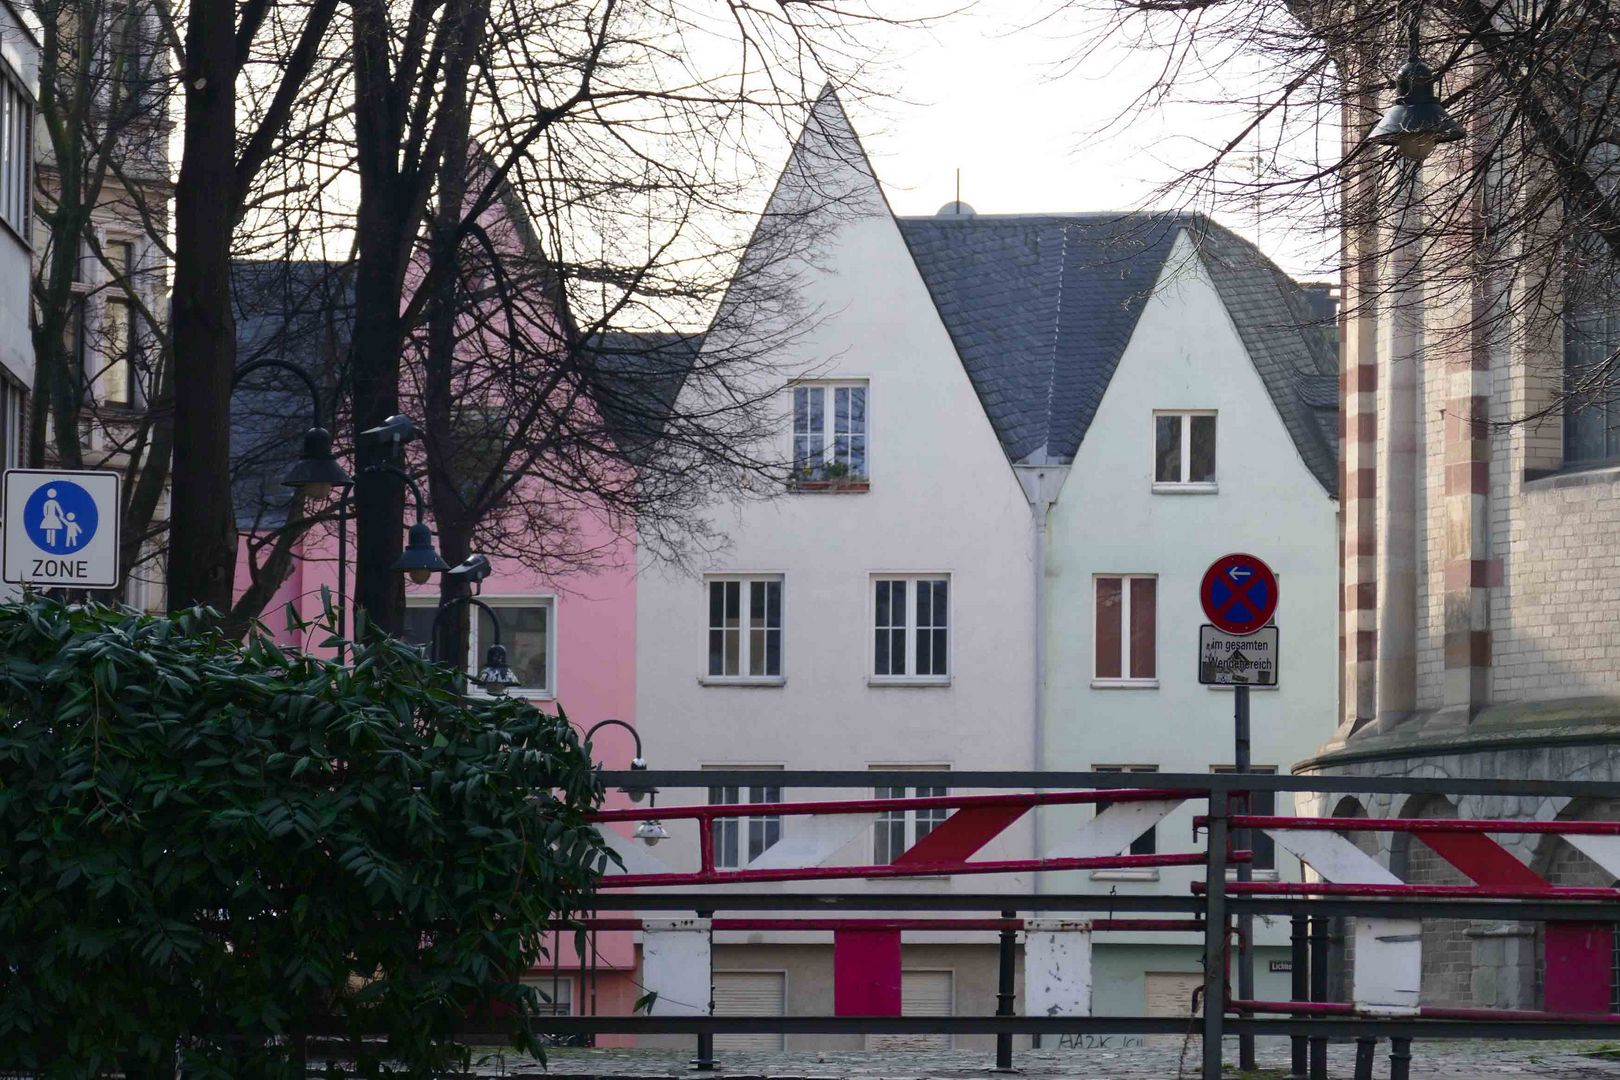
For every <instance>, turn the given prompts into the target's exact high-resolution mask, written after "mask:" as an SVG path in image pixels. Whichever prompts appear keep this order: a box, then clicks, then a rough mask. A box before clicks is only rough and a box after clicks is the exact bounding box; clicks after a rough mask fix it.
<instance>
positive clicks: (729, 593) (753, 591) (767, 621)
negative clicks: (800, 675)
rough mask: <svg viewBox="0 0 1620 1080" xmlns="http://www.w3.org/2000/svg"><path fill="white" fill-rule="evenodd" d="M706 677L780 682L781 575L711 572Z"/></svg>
mask: <svg viewBox="0 0 1620 1080" xmlns="http://www.w3.org/2000/svg"><path fill="white" fill-rule="evenodd" d="M707 585H708V588H709V674H708V677H709V679H710V680H715V681H718V680H726V681H734V682H780V681H781V679H782V579H781V577H779V576H778V577H724V578H710V579H709V580H708V582H707Z"/></svg>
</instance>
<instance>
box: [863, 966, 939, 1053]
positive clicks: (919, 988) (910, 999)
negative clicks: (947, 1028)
mask: <svg viewBox="0 0 1620 1080" xmlns="http://www.w3.org/2000/svg"><path fill="white" fill-rule="evenodd" d="M955 989H956V987H955V981H954V978H953V976H952V974H951V972H949V971H902V972H901V973H900V1015H901V1016H951V1015H953V1014H954V1013H955V1011H956V1010H955V1009H954V1008H953V1007H952V1006H953V1005H954V1003H955V1000H956V993H955ZM866 1045H867V1047H868V1048H869V1049H872V1050H949V1049H950V1048H951V1037H950V1035H948V1034H944V1035H869V1036H867V1039H866Z"/></svg>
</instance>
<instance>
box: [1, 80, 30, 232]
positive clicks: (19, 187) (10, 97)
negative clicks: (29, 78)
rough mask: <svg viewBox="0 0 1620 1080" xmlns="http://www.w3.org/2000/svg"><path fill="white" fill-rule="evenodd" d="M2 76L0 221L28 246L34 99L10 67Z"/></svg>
mask: <svg viewBox="0 0 1620 1080" xmlns="http://www.w3.org/2000/svg"><path fill="white" fill-rule="evenodd" d="M3 71H4V77H0V220H3V221H4V222H5V223H6V225H7V227H9V228H10V229H11V231H12V232H13V233H14V234H16V236H17V239H19V240H21V241H22V242H23V243H24V244H25V245H26V244H27V243H28V225H29V221H30V220H31V218H32V207H33V201H34V200H33V177H34V159H33V147H34V100H33V98H32V97H30V96H29V94H28V91H26V90H24V89H23V85H22V83H21V82H20V81H18V79H17V77H16V75H15V74H14V73H13V72H12V71H11V69H10V68H9V67H4V68H3Z"/></svg>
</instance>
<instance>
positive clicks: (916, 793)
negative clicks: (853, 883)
mask: <svg viewBox="0 0 1620 1080" xmlns="http://www.w3.org/2000/svg"><path fill="white" fill-rule="evenodd" d="M875 767H876V768H880V769H882V770H883V771H885V772H892V771H894V770H896V769H899V770H903V771H905V772H913V771H918V772H920V771H924V770H942V769H944V768H945V766H943V765H882V766H875ZM873 792H874V797H875V798H879V799H928V798H934V797H936V796H940V795H949V794H950V793H951V792H950V789H949V788H945V787H939V786H921V787H916V786H912V787H880V788H874V789H873ZM950 813H951V812H950V810H949V809H948V808H946V807H943V806H941V807H936V808H934V809H932V810H886V811H884V812H883V813H881V814H879V815H878V819H877V821H876V822H875V823H874V825H873V836H874V838H875V844H874V849H873V859H872V861H873V862H875V863H878V864H880V865H887V864H888V863H892V862H894V860H896V859H898V858H899V857H900V856H901V855H902V854H904V853H905V852H907V851H909V850H910V849H911V848H912V847H913V846H914V845H915V844H916V843H917V841H919V840H921V839H922V838H923V837H925V836H927V835H928V834H929V833H931V832H933V831H934V829H935V828H936V827H937V826H939V825H940V824H941V823H942V822H944V820H945V819H946V818H947V817H949V816H950Z"/></svg>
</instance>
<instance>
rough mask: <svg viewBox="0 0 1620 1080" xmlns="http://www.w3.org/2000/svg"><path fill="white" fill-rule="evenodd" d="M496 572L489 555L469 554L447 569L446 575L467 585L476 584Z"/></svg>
mask: <svg viewBox="0 0 1620 1080" xmlns="http://www.w3.org/2000/svg"><path fill="white" fill-rule="evenodd" d="M494 572H495V568H494V567H493V566H491V565H490V564H489V557H488V556H487V555H469V556H467V557H466V558H465V559H463V560H461V562H459V563H457V564H456V565H455V566H453V567H451V568H450V569H449V570H448V571H446V576H447V577H450V578H453V579H454V580H456V581H459V582H461V583H463V584H465V585H476V584H478V583H479V582H480V581H483V580H484V579H485V578H487V577H489V575H491V574H493V573H494Z"/></svg>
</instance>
